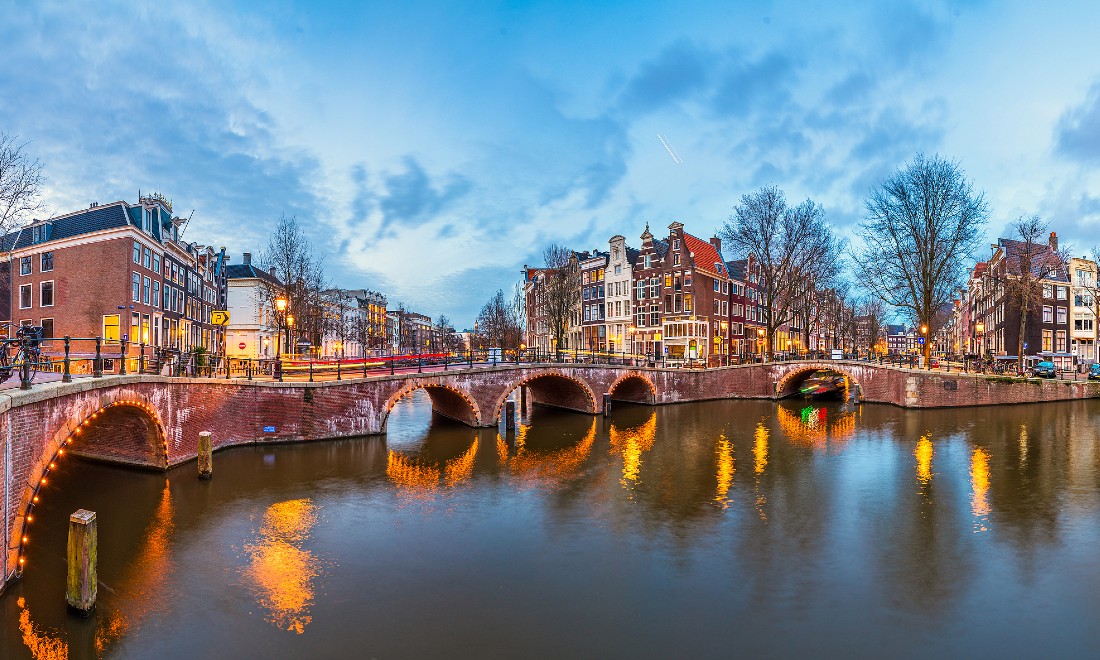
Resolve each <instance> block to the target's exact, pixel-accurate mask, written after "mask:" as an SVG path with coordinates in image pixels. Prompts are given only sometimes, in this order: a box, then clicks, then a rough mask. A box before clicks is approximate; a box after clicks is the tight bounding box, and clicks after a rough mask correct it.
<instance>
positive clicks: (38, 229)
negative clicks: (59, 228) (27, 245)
mask: <svg viewBox="0 0 1100 660" xmlns="http://www.w3.org/2000/svg"><path fill="white" fill-rule="evenodd" d="M52 233H53V225H52V224H49V223H45V224H41V225H35V226H34V227H31V243H33V244H38V243H45V242H46V241H48V240H50V235H51V234H52Z"/></svg>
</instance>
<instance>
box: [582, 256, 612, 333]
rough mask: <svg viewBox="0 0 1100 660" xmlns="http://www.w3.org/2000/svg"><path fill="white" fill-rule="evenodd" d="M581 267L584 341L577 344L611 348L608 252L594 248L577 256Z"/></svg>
mask: <svg viewBox="0 0 1100 660" xmlns="http://www.w3.org/2000/svg"><path fill="white" fill-rule="evenodd" d="M577 259H578V264H577V265H578V267H579V269H580V286H581V296H580V297H581V317H580V330H581V336H580V343H578V344H576V345H575V346H574V347H575V348H577V349H580V350H584V351H590V352H591V351H595V352H602V351H606V350H607V324H606V321H607V289H606V287H605V286H604V285H605V282H604V277H605V276H606V274H607V260H608V253H607V252H600V251H599V250H593V251H592V252H588V253H581V254H578V255H577Z"/></svg>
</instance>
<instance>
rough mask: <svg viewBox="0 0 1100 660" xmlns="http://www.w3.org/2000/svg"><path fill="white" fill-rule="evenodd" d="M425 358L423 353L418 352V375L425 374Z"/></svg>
mask: <svg viewBox="0 0 1100 660" xmlns="http://www.w3.org/2000/svg"><path fill="white" fill-rule="evenodd" d="M423 357H424V354H423V353H421V352H420V351H417V352H416V373H418V374H422V373H424V370H423V359H422V358H423Z"/></svg>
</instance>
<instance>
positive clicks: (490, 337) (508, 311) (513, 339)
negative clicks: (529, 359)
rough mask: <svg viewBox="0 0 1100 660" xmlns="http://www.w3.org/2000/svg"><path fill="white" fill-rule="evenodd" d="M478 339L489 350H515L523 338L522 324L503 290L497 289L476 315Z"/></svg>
mask: <svg viewBox="0 0 1100 660" xmlns="http://www.w3.org/2000/svg"><path fill="white" fill-rule="evenodd" d="M477 331H478V334H479V335H480V337H479V339H480V340H481V342H482V343H484V344H485V345H487V346H488V347H489V348H503V349H516V348H519V344H520V342H521V341H522V338H523V323H522V322H520V321H519V319H518V318H517V316H516V313H515V306H514V303H513V302H512V301H509V300H508V299H507V298H506V297H505V295H504V290H503V289H497V292H496V293H495V294H494V295H493V297H492V298H490V299H489V300H488V302H486V303H485V305H484V306H482V308H481V312H480V313H478V315H477Z"/></svg>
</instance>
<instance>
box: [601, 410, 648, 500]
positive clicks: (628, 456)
mask: <svg viewBox="0 0 1100 660" xmlns="http://www.w3.org/2000/svg"><path fill="white" fill-rule="evenodd" d="M608 433H609V435H610V441H611V453H612V454H618V455H620V456H621V457H622V459H623V476H622V478H621V479H620V480H619V483H621V484H622V485H623V488H626V489H628V490H629V489H631V488H633V487H634V486H635V485H636V484H637V483H638V475H639V474H640V473H641V468H642V454H644V453H645V452H647V451H649V450H650V449H653V439H654V438H655V437H656V436H657V413H656V412H654V413H652V414H650V416H649V419H647V420H646V421H645V422H643V423H642V424H640V425H638V426H631V427H627V428H624V429H620V428H619V426H618V425H617V424H614V423H612V424H611V429H610V430H609V431H608Z"/></svg>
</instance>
